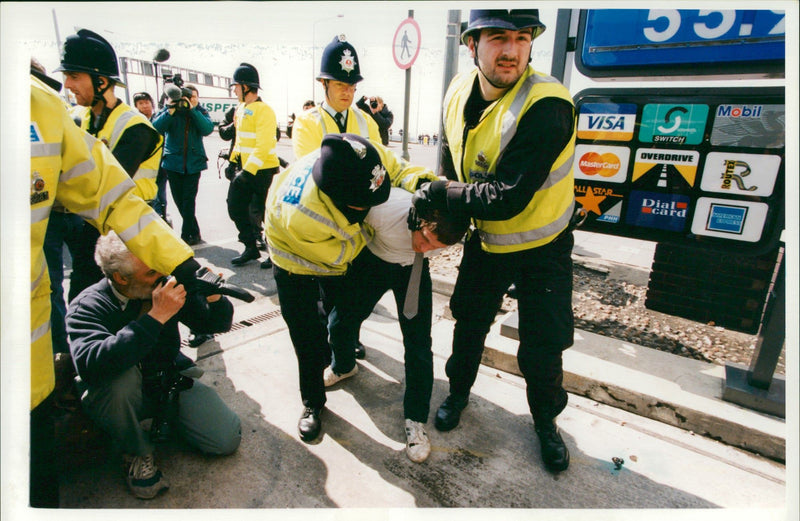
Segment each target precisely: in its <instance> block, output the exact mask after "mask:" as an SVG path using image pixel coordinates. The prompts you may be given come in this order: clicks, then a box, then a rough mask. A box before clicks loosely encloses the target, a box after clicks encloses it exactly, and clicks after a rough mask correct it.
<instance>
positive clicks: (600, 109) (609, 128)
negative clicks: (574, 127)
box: [577, 103, 636, 141]
mask: <svg viewBox="0 0 800 521" xmlns="http://www.w3.org/2000/svg"><path fill="white" fill-rule="evenodd" d="M635 126H636V105H635V104H633V103H584V104H582V105H581V106H580V109H579V112H578V134H577V137H578V139H590V140H595V141H600V140H605V141H630V140H631V139H633V131H634V128H635Z"/></svg>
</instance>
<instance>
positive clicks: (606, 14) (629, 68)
mask: <svg viewBox="0 0 800 521" xmlns="http://www.w3.org/2000/svg"><path fill="white" fill-rule="evenodd" d="M785 24H786V21H785V13H784V12H783V11H771V10H768V9H748V10H732V9H731V10H709V9H591V10H588V11H582V13H581V22H580V27H579V30H578V50H577V53H576V62H577V66H578V69H579V70H580V71H581V72H582V73H583V74H585V75H587V76H590V77H604V76H606V77H607V76H647V75H652V71H658V72H657V74H675V75H684V76H689V75H709V74H742V73H747V72H749V73H759V72H760V73H765V74H774V73H776V72H782V71H783V67H784V60H785V35H786V25H785ZM647 71H651V72H650V73H648V72H647Z"/></svg>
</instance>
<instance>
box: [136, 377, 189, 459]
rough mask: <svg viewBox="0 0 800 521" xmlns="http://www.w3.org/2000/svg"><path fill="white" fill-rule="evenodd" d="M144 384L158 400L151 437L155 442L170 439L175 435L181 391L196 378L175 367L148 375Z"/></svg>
mask: <svg viewBox="0 0 800 521" xmlns="http://www.w3.org/2000/svg"><path fill="white" fill-rule="evenodd" d="M144 384H145V388H146V389H147V390H148V391H149V392H150V393H151V395H152V397H153V399H154V401H155V402H156V405H155V414H154V415H153V421H152V424H151V427H150V439H151V440H152V441H153V442H154V443H162V442H165V441H168V440H169V439H171V438H172V436H173V432H174V426H175V422H176V421H177V419H178V413H179V410H178V409H179V403H180V393H181V392H182V391H186V390H187V389H191V388H192V385H194V380H192V379H191V378H189V377H188V376H183V375H182V374H180V373H179V372H178V371H177V370H176V369H175V368H169V369H165V370H161V371H156V372H155V373H154V374H152V375H150V376H148V377H146V378H145V381H144Z"/></svg>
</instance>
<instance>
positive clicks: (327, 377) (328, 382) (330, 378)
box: [322, 365, 358, 387]
mask: <svg viewBox="0 0 800 521" xmlns="http://www.w3.org/2000/svg"><path fill="white" fill-rule="evenodd" d="M357 372H358V365H354V366H353V369H351V370H350V371H348V372H346V373H344V374H336V373H334V372H333V369H331V367H330V366H328V367H326V368H325V373H324V374H323V375H322V379H323V380H324V381H325V387H330V386H332V385H333V384H335V383H338V382H341V381H342V380H344V379H345V378H350V377H351V376H353V375H354V374H356V373H357Z"/></svg>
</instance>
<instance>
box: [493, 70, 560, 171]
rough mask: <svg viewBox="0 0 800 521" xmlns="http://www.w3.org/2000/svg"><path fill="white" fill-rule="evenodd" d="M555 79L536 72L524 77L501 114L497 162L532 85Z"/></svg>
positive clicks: (501, 155)
mask: <svg viewBox="0 0 800 521" xmlns="http://www.w3.org/2000/svg"><path fill="white" fill-rule="evenodd" d="M555 81H557V80H556V79H555V78H553V77H551V76H540V75H538V74H531V75H530V76H528V77H527V78H525V81H524V82H523V83H522V86H521V87H520V88H519V90H518V91H517V95H516V96H514V101H512V102H511V106H510V107H509V108H508V110H507V111H506V112H505V114H503V122H502V124H501V131H500V150H499V152H498V155H497V163H500V159H501V158H502V157H503V153H504V152H505V150H506V147H507V146H508V144H509V143H510V142H511V139H512V138H513V137H514V135H515V134H516V133H517V119H519V114H520V112H521V111H522V108H523V107H524V106H525V102H526V101H527V99H528V95H529V94H530V92H531V89H532V88H533V86H534V85H535V84H537V83H553V82H555Z"/></svg>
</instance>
